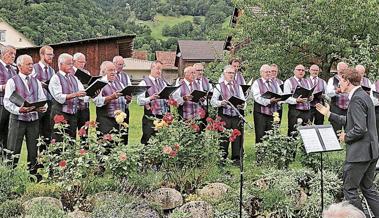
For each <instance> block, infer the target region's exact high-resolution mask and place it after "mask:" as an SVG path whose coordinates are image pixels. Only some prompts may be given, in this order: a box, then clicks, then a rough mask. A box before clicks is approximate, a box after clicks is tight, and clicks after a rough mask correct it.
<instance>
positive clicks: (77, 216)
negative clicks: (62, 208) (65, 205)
mask: <svg viewBox="0 0 379 218" xmlns="http://www.w3.org/2000/svg"><path fill="white" fill-rule="evenodd" d="M67 216H68V217H69V218H90V217H91V214H90V213H88V212H84V211H81V210H75V211H73V212H70V213H68V214H67Z"/></svg>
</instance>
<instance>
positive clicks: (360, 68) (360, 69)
mask: <svg viewBox="0 0 379 218" xmlns="http://www.w3.org/2000/svg"><path fill="white" fill-rule="evenodd" d="M355 70H356V71H357V72H358V73H359V74H360V75H361V76H362V77H363V76H364V75H366V68H365V67H364V66H363V65H361V64H358V65H357V66H355Z"/></svg>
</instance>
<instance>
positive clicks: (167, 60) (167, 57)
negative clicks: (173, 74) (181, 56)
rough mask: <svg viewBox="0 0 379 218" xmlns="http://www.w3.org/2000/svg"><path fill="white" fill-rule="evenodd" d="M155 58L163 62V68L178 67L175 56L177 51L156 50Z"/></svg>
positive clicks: (172, 68)
mask: <svg viewBox="0 0 379 218" xmlns="http://www.w3.org/2000/svg"><path fill="white" fill-rule="evenodd" d="M155 58H156V60H158V61H160V62H162V64H163V69H171V70H176V69H178V68H177V67H175V58H176V52H175V51H156V52H155Z"/></svg>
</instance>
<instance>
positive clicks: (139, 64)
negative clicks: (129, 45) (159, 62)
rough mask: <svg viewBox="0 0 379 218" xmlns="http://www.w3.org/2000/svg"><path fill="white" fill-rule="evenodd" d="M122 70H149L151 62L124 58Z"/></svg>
mask: <svg viewBox="0 0 379 218" xmlns="http://www.w3.org/2000/svg"><path fill="white" fill-rule="evenodd" d="M124 61H125V65H124V70H126V71H128V70H150V66H151V64H152V63H153V61H148V60H141V59H136V58H124Z"/></svg>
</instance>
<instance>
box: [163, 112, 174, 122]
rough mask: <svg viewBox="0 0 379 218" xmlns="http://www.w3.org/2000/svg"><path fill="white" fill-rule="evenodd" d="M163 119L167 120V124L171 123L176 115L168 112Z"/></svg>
mask: <svg viewBox="0 0 379 218" xmlns="http://www.w3.org/2000/svg"><path fill="white" fill-rule="evenodd" d="M162 120H163V121H165V122H166V123H167V124H171V123H172V121H173V120H174V116H172V114H171V113H169V112H167V113H166V114H165V115H164V116H163V118H162Z"/></svg>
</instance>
